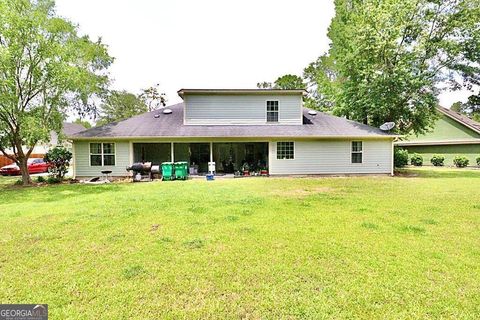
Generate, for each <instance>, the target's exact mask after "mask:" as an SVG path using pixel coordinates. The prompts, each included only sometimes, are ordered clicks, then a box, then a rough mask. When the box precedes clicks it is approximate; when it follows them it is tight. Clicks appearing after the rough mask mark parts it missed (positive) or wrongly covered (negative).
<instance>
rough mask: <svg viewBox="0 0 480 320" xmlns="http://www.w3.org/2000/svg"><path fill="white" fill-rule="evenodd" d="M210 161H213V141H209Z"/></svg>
mask: <svg viewBox="0 0 480 320" xmlns="http://www.w3.org/2000/svg"><path fill="white" fill-rule="evenodd" d="M210 162H213V142H210Z"/></svg>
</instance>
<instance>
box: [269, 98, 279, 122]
mask: <svg viewBox="0 0 480 320" xmlns="http://www.w3.org/2000/svg"><path fill="white" fill-rule="evenodd" d="M269 102H276V103H277V111H268V103H269ZM269 112H276V113H277V121H268V113H269ZM279 122H280V101H279V100H266V101H265V123H272V124H274V123H279Z"/></svg>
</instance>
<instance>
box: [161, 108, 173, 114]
mask: <svg viewBox="0 0 480 320" xmlns="http://www.w3.org/2000/svg"><path fill="white" fill-rule="evenodd" d="M162 112H163V113H164V114H171V113H172V109H168V108H167V109H163V111H162Z"/></svg>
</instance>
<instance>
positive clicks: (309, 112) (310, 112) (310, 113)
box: [308, 110, 317, 116]
mask: <svg viewBox="0 0 480 320" xmlns="http://www.w3.org/2000/svg"><path fill="white" fill-rule="evenodd" d="M308 114H309V115H311V116H316V115H317V111H315V110H310V111H308Z"/></svg>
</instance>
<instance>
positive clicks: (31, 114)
mask: <svg viewBox="0 0 480 320" xmlns="http://www.w3.org/2000/svg"><path fill="white" fill-rule="evenodd" d="M111 62H112V58H111V57H110V56H109V55H108V53H107V48H106V46H105V45H103V44H102V43H101V40H98V41H96V42H92V41H91V40H90V39H89V38H88V37H87V36H82V37H81V36H79V35H78V34H77V27H76V26H75V25H74V24H72V23H71V22H69V21H67V20H65V19H62V18H60V17H58V16H56V15H55V8H54V3H53V1H49V0H36V1H33V0H32V1H30V0H0V71H1V72H0V151H1V152H2V153H3V154H4V155H5V156H6V157H8V158H9V159H11V160H12V161H14V162H15V163H16V164H17V165H18V166H19V167H20V170H21V173H22V181H23V184H24V185H27V184H30V183H31V179H30V176H29V174H28V170H27V159H28V158H29V156H30V154H31V153H32V151H33V148H34V147H35V145H36V144H37V143H38V142H46V141H48V140H49V139H50V132H51V131H52V130H53V131H55V132H57V133H60V131H61V128H62V122H63V119H64V118H65V117H66V113H67V110H68V109H69V106H72V108H73V109H75V110H76V111H78V112H91V111H92V109H93V104H92V103H91V101H92V100H93V99H91V98H92V97H93V96H94V95H97V94H100V93H101V92H103V91H104V90H105V87H106V86H107V85H108V75H107V74H106V72H105V70H106V69H107V68H108V66H109V65H110V64H111ZM7 149H11V150H12V152H13V154H9V153H7Z"/></svg>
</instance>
